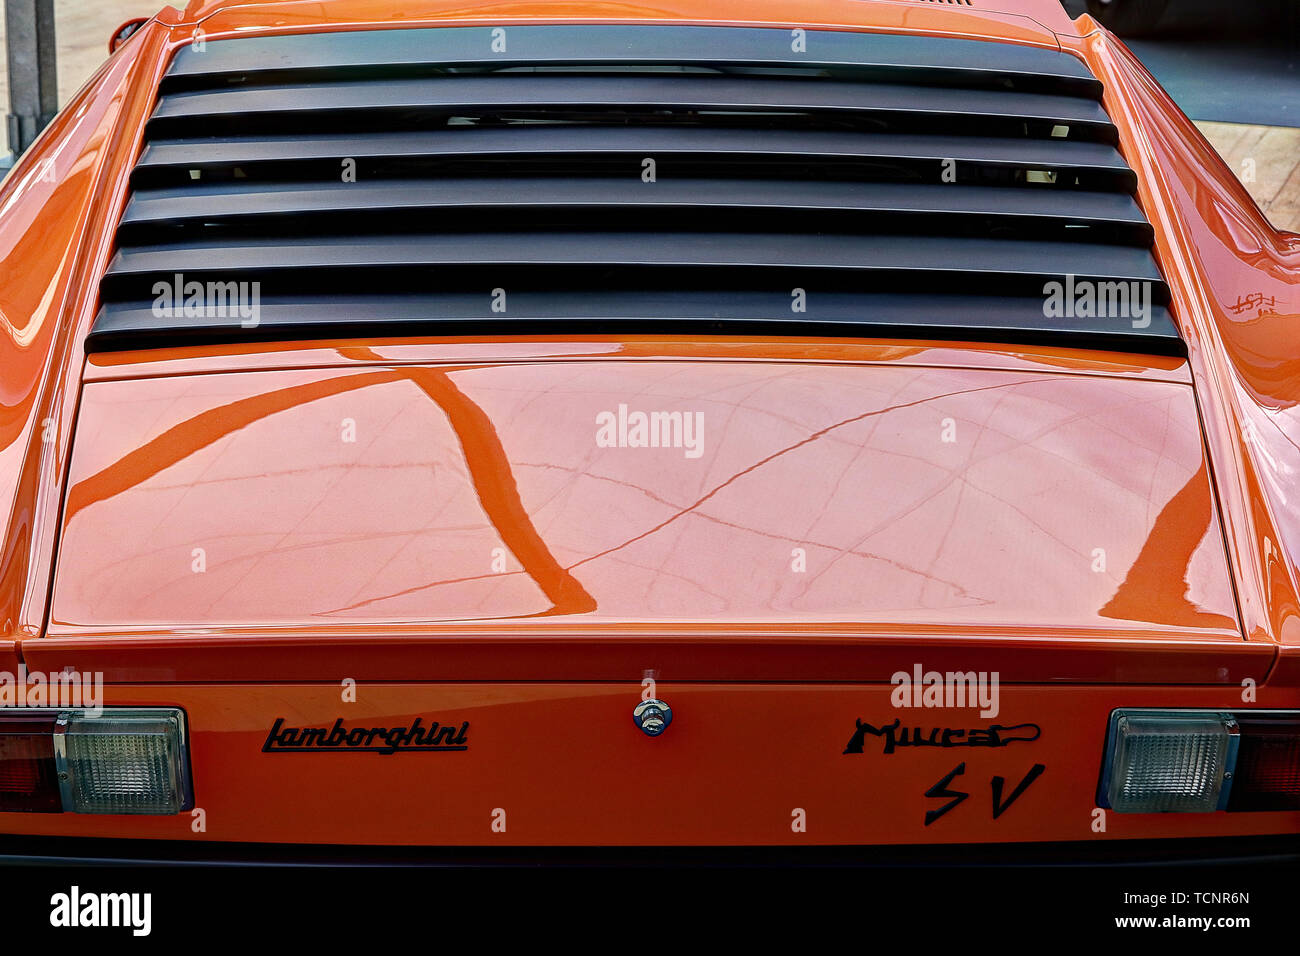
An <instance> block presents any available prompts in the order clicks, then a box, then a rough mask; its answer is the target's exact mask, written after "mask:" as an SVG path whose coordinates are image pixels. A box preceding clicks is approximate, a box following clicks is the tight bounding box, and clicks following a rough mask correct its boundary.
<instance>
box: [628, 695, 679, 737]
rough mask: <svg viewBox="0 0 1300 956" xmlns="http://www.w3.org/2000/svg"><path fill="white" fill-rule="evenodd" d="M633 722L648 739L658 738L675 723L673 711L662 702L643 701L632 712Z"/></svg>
mask: <svg viewBox="0 0 1300 956" xmlns="http://www.w3.org/2000/svg"><path fill="white" fill-rule="evenodd" d="M632 722H633V723H635V724H636V725H637V726H638V727H640V728H641V733H643V734H645V735H646V736H647V737H658V736H659V735H660V734H662V733H663V732H664V731H665V730H667V729H668V725H669V724H671V723H672V722H673V709H672V708H671V707H669V706H668V705H667V704H665V703H664V702H663V701H662V700H643V701H641V703H639V704H637V705H636V709H635V710H633V711H632Z"/></svg>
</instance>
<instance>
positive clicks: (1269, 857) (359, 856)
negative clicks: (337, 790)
mask: <svg viewBox="0 0 1300 956" xmlns="http://www.w3.org/2000/svg"><path fill="white" fill-rule="evenodd" d="M1261 865H1265V866H1268V865H1277V866H1293V865H1300V834H1288V835H1283V836H1254V837H1231V838H1214V839H1170V840H1113V841H1109V842H1106V843H1100V844H1098V843H1073V842H1072V843H1004V844H952V845H947V846H888V847H866V846H862V847H824V846H818V847H797V848H796V847H620V848H603V847H602V848H593V847H530V848H519V847H512V848H495V849H489V848H466V847H381V846H347V847H343V846H299V845H287V844H271V843H209V842H203V843H199V842H193V841H176V840H108V839H82V838H73V839H69V838H59V837H0V866H149V867H153V866H166V867H176V866H179V867H217V868H220V867H358V868H361V867H372V868H373V867H384V868H387V867H408V868H409V867H437V868H468V869H484V868H486V869H511V868H535V867H539V866H547V867H567V868H581V869H588V868H600V867H687V866H689V867H692V868H695V867H701V866H704V867H722V868H755V867H757V868H763V867H781V868H787V867H810V868H824V867H833V868H845V867H850V868H863V869H915V868H936V869H938V868H943V869H947V868H953V867H958V868H987V867H992V868H998V869H1032V868H1062V867H1069V868H1072V867H1088V868H1098V869H1110V868H1119V869H1128V868H1156V869H1160V868H1186V867H1200V866H1205V867H1216V868H1219V867H1225V866H1227V867H1233V866H1241V867H1259V866H1261Z"/></svg>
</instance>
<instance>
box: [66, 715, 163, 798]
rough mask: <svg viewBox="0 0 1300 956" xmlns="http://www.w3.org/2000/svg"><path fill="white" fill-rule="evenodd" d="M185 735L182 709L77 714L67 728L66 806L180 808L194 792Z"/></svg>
mask: <svg viewBox="0 0 1300 956" xmlns="http://www.w3.org/2000/svg"><path fill="white" fill-rule="evenodd" d="M184 737H185V726H184V722H183V718H182V715H181V712H180V711H178V710H170V709H158V710H137V711H134V712H132V713H126V712H120V711H105V712H104V713H103V714H102V715H100V716H98V717H91V716H85V715H81V714H75V713H74V714H72V715H71V716H70V717H69V718H68V720H67V726H66V729H65V730H64V733H63V760H62V762H61V767H60V769H61V770H63V771H64V772H65V774H66V776H65V778H64V779H63V780H62V784H63V809H64V810H66V811H69V812H73V813H179V812H180V810H181V809H182V808H184V807H185V806H186V804H187V802H188V797H189V793H188V789H189V773H188V768H187V766H186V761H185V748H184Z"/></svg>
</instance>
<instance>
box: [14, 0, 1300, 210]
mask: <svg viewBox="0 0 1300 956" xmlns="http://www.w3.org/2000/svg"><path fill="white" fill-rule="evenodd" d="M0 2H2V3H3V4H4V6H5V14H6V15H5V17H4V18H3V19H4V22H3V23H0V37H3V36H4V35H5V30H9V31H10V32H12V33H14V35H15V36H17V35H20V34H19V33H18V32H15V31H27V33H26V34H24V35H35V36H37V37H38V38H39V39H40V40H43V41H44V42H45V43H46V48H47V49H48V50H49V51H51V52H52V54H53V56H52V58H53V59H54V61H55V70H54V71H53V72H54V73H55V80H54V81H53V82H49V83H47V84H46V87H45V89H43V90H41V91H40V95H37V94H34V93H32V92H30V91H29V92H28V95H27V102H28V103H30V102H31V101H32V100H33V98H34V97H35V98H36V99H39V100H40V101H41V102H43V103H45V104H47V105H49V104H52V103H53V102H54V99H53V98H54V97H55V96H56V94H57V104H58V105H62V104H64V103H66V102H67V101H68V98H69V97H70V96H71V95H72V94H73V93H75V92H76V90H77V89H78V88H79V87H80V86H81V85H82V84H83V83H84V82H85V81H86V80H87V79H88V78H89V77H90V75H91V73H93V72H94V71H95V69H96V68H97V67H98V66H99V64H100V63H101V62H103V60H104V58H105V56H107V53H108V49H107V44H108V40H109V37H110V36H111V35H112V34H113V33H114V32H115V30H116V28H117V27H118V26H119V25H121V24H122V23H123V22H124V21H126V20H129V19H131V18H133V17H140V16H150V15H152V14H153V13H155V12H157V10H158V9H159V7H160V5H161V0H90V2H87V0H53V21H54V22H53V24H50V23H48V22H46V19H45V17H43V15H42V12H41V11H42V8H46V7H48V6H49V2H50V0H0ZM1061 2H1062V3H1063V5H1064V6H1065V9H1066V10H1067V12H1068V13H1069V14H1070V15H1071V16H1078V15H1079V14H1081V13H1083V12H1084V11H1085V10H1087V11H1088V12H1090V13H1092V14H1093V15H1094V16H1095V17H1097V18H1098V19H1099V20H1101V21H1102V22H1103V23H1105V24H1106V25H1107V26H1108V27H1110V28H1111V29H1112V30H1114V31H1115V32H1116V33H1118V34H1119V35H1120V36H1121V37H1123V38H1124V40H1125V42H1126V43H1128V44H1129V46H1130V47H1131V48H1132V50H1133V52H1134V53H1136V54H1137V56H1138V57H1139V58H1140V59H1141V60H1142V61H1143V62H1144V63H1145V64H1146V66H1147V68H1148V69H1149V70H1151V72H1152V73H1154V74H1155V76H1156V78H1157V79H1159V80H1160V82H1161V84H1162V85H1163V86H1164V87H1165V89H1167V90H1168V91H1169V93H1170V94H1171V95H1172V96H1173V98H1174V100H1175V101H1176V102H1177V103H1178V105H1179V106H1180V107H1182V109H1183V112H1185V113H1186V114H1187V115H1188V116H1190V117H1191V118H1192V119H1193V120H1195V121H1196V122H1197V125H1198V126H1199V127H1200V128H1201V131H1202V132H1203V133H1204V134H1205V136H1206V138H1207V139H1209V141H1210V142H1211V143H1212V144H1213V145H1214V147H1215V148H1216V149H1217V150H1218V151H1219V153H1220V154H1221V155H1222V156H1223V158H1224V159H1225V160H1226V161H1227V163H1228V165H1229V166H1230V167H1231V168H1232V169H1233V171H1234V172H1236V173H1237V175H1238V177H1239V178H1240V179H1241V180H1242V182H1243V184H1244V185H1245V186H1246V188H1247V189H1249V190H1250V193H1251V195H1252V196H1254V197H1255V201H1256V202H1257V203H1259V206H1260V208H1261V209H1262V210H1263V211H1264V212H1265V214H1267V215H1268V216H1269V218H1270V219H1271V220H1272V221H1273V224H1274V225H1275V226H1277V227H1278V228H1282V229H1291V230H1295V231H1300V0H1061ZM178 5H179V4H178ZM51 36H52V41H51V40H50V37H51ZM7 45H8V44H6V43H4V42H0V105H6V109H5V112H6V114H9V113H18V112H22V110H21V109H20V107H19V104H18V103H17V102H16V101H17V100H18V99H21V96H20V97H15V103H12V104H11V103H10V97H9V82H10V70H9V69H8V66H9V64H8V63H7V60H6V59H5V54H6V46H7ZM26 45H30V44H26ZM19 65H20V66H21V64H19ZM46 72H49V71H46ZM33 112H35V110H33ZM5 126H6V128H5V130H4V131H3V134H4V135H3V139H0V174H3V168H4V157H5V156H6V155H7V154H8V153H9V151H10V150H13V149H15V148H16V147H18V146H21V145H23V144H22V143H21V142H19V143H15V142H14V140H15V139H16V140H21V139H23V138H24V136H23V134H22V133H21V132H17V133H15V131H14V129H13V128H12V127H13V126H14V124H13V123H12V122H11V123H6V124H5Z"/></svg>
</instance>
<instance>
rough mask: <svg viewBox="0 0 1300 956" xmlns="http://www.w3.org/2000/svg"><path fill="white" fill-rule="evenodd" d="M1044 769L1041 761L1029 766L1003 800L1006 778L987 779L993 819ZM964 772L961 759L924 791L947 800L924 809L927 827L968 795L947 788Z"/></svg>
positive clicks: (1004, 811) (928, 795)
mask: <svg viewBox="0 0 1300 956" xmlns="http://www.w3.org/2000/svg"><path fill="white" fill-rule="evenodd" d="M1046 769H1047V768H1046V767H1045V766H1043V765H1042V764H1041V763H1036V764H1034V765H1033V766H1032V767H1030V768H1029V772H1028V773H1027V774H1025V776H1024V778H1023V779H1022V780H1021V781H1020V782H1019V783H1018V784H1016V788H1015V789H1014V790H1012V791H1011V793H1010V794H1008V796H1007V798H1006V800H1005V802H1004V801H1003V799H1002V794H1003V790H1004V789H1005V787H1006V783H1007V781H1006V778H1005V777H998V776H995V777H993V778H992V779H991V780H990V781H989V785H990V788H991V789H992V791H993V819H994V820H996V819H997V818H998V817H1000V816H1002V814H1004V813H1006V812H1007V809H1008V808H1009V807H1010V806H1011V804H1013V803H1015V802H1016V801H1017V800H1019V799H1020V797H1021V795H1022V794H1024V792H1025V791H1026V790H1028V789H1029V785H1030V784H1032V783H1033V782H1034V781H1035V780H1037V779H1038V778H1039V777H1040V776H1042V774H1043V771H1044V770H1046ZM965 772H966V763H965V761H963V762H962V763H959V764H957V766H955V767H953V768H952V770H950V771H948V773H947V774H945V775H944V777H943V779H942V780H940V781H939V782H938V783H936V784H934V786H932V787H930V789H929V790H927V791H925V795H926V797H928V798H930V799H938V798H948V802H947V803H945V804H944V805H943V806H941V807H939V808H938V809H935V810H926V811H925V825H926V826H927V827H928V826H929V825H930V824H931V823H933V822H934V821H935V820H938V819H939V818H940V817H941V816H943V815H944V814H945V813H947V812H948V811H949V810H952V809H954V808H955V807H956V806H957V805H958V804H959V803H961V802H963V801H964V800H965V799H966V798H967V797H969V796H970V794H969V793H966V792H965V791H963V790H952V789H949V785H950V784H951V783H952V782H953V780H954V779H955V778H956V777H959V776H961V775H962V774H964V773H965Z"/></svg>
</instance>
